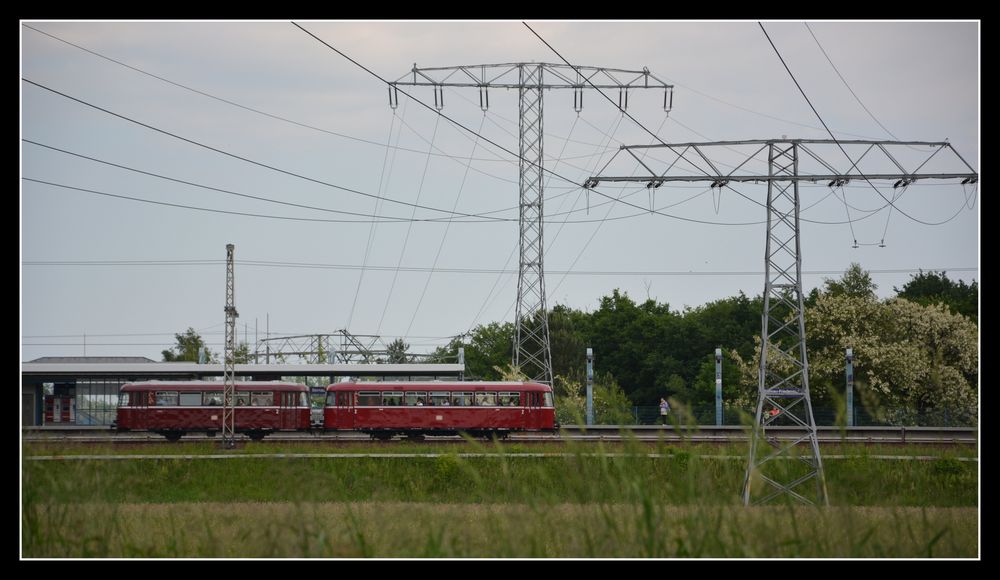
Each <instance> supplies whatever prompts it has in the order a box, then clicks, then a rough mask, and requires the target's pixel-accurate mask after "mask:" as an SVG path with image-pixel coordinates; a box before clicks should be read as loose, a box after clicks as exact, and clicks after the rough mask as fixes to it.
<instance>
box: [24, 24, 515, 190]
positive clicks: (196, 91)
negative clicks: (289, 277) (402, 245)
mask: <svg viewBox="0 0 1000 580" xmlns="http://www.w3.org/2000/svg"><path fill="white" fill-rule="evenodd" d="M22 26H24V27H26V28H30V29H31V30H34V31H35V32H38V33H40V34H44V35H45V36H48V37H50V38H53V39H55V40H58V41H59V42H62V43H65V44H68V45H70V46H73V47H75V48H78V49H80V50H82V51H84V52H87V53H90V54H92V55H94V56H96V57H98V58H102V59H104V60H107V61H109V62H113V63H115V64H117V65H120V66H123V67H125V68H128V69H131V70H133V71H135V72H138V73H140V74H144V75H146V76H148V77H152V78H154V79H157V80H159V81H163V82H165V83H167V84H170V85H173V86H175V87H178V88H181V89H184V90H186V91H190V92H192V93H196V94H199V95H202V96H204V97H208V98H210V99H214V100H216V101H219V102H221V103H225V104H227V105H232V106H234V107H237V108H240V109H243V110H246V111H250V112H251V113H256V114H258V115H263V116H265V117H269V118H271V119H275V120H277V121H282V122H285V123H290V124H292V125H297V126H299V127H303V128H306V129H312V130H314V131H319V132H321V133H327V134H330V135H334V136H336V137H342V138H344V139H349V140H352V141H357V142H359V143H367V144H369V145H375V146H378V147H394V146H392V145H389V144H388V143H379V142H377V141H371V140H369V139H363V138H361V137H355V136H353V135H347V134H345V133H338V132H336V131H331V130H329V129H323V128H322V127H317V126H315V125H310V124H308V123H303V122H301V121H296V120H294V119H289V118H287V117H282V116H280V115H276V114H273V113H268V112H267V111H263V110H261V109H255V108H253V107H249V106H247V105H243V104H241V103H238V102H236V101H233V100H230V99H226V98H223V97H219V96H216V95H213V94H211V93H208V92H206V91H202V90H200V89H196V88H194V87H190V86H187V85H185V84H182V83H179V82H176V81H172V80H170V79H168V78H166V77H162V76H159V75H157V74H154V73H151V72H148V71H145V70H143V69H141V68H138V67H136V66H132V65H130V64H127V63H124V62H122V61H119V60H116V59H114V58H111V57H109V56H106V55H103V54H101V53H99V52H97V51H94V50H91V49H89V48H86V47H83V46H81V45H79V44H75V43H73V42H70V41H68V40H65V39H63V38H60V37H58V36H56V35H54V34H51V33H49V32H45V31H44V30H39V29H37V28H34V27H33V26H29V25H28V24H24V23H22ZM395 148H396V149H399V150H401V151H408V152H411V153H421V154H423V153H424V152H423V151H419V150H417V149H409V148H407V147H399V146H398V145H396V146H395ZM438 151H441V150H440V149H438ZM432 155H435V156H440V157H448V158H451V159H458V156H455V155H449V154H447V153H444V152H443V151H441V152H440V153H432ZM475 160H476V161H488V162H503V163H509V162H510V161H509V160H507V159H502V158H494V159H485V158H476V159H475ZM474 171H477V170H475V169H474ZM482 173H483V174H484V175H488V176H490V177H496V178H497V179H503V178H500V177H497V176H494V175H492V174H490V173H485V172H482Z"/></svg>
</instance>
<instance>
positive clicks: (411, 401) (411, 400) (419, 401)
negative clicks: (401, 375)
mask: <svg viewBox="0 0 1000 580" xmlns="http://www.w3.org/2000/svg"><path fill="white" fill-rule="evenodd" d="M426 404H427V393H425V392H423V391H410V392H408V393H406V406H407V407H423V406H424V405H426Z"/></svg>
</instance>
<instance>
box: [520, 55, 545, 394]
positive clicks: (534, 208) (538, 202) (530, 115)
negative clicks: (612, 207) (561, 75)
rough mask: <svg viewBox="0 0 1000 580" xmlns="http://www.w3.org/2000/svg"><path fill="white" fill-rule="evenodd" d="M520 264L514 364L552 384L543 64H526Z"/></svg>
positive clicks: (523, 74) (522, 104) (522, 90)
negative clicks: (545, 262) (544, 234)
mask: <svg viewBox="0 0 1000 580" xmlns="http://www.w3.org/2000/svg"><path fill="white" fill-rule="evenodd" d="M520 68H521V71H520V88H519V89H518V93H519V97H520V99H519V100H520V116H519V117H520V139H519V141H520V155H521V161H520V209H521V213H520V220H519V222H520V254H521V261H520V268H519V269H518V278H517V308H516V310H515V314H514V316H515V318H514V365H515V366H518V367H520V368H521V371H522V372H523V373H524V374H525V375H526V376H527V377H528V378H529V379H531V380H533V381H537V382H541V383H545V384H548V385H551V384H552V353H551V350H550V348H549V318H548V310H547V309H546V304H545V272H544V268H543V265H542V258H543V255H544V244H543V237H542V217H543V208H542V201H543V195H542V147H543V142H542V135H543V133H542V70H543V66H542V65H532V64H525V65H521V67H520Z"/></svg>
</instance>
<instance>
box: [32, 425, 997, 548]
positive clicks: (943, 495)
mask: <svg viewBox="0 0 1000 580" xmlns="http://www.w3.org/2000/svg"><path fill="white" fill-rule="evenodd" d="M266 445H272V447H265V446H264V445H261V446H255V447H252V448H251V447H248V448H247V449H244V450H243V451H244V452H253V453H261V452H287V453H329V452H337V451H335V450H334V448H330V447H325V448H323V449H322V451H320V450H316V449H308V450H307V449H303V448H301V447H300V446H296V447H295V448H293V449H290V448H281V446H280V444H266ZM362 449H367V448H362ZM393 449H396V450H400V451H403V452H406V453H413V452H415V450H422V451H420V452H424V453H440V454H441V455H439V456H437V457H415V458H414V457H406V458H401V457H388V458H385V457H377V458H376V457H367V458H350V459H344V458H340V459H336V458H334V459H330V458H292V457H284V458H249V457H245V458H239V459H227V460H221V461H218V460H211V459H175V458H162V459H160V458H156V459H134V460H76V461H27V460H26V461H24V462H23V463H22V528H21V529H22V554H23V556H25V557H95V556H97V557H317V556H319V557H428V556H429V557H973V558H974V557H977V556H978V543H977V540H978V509H977V494H978V473H977V471H978V465H977V463H976V462H971V461H960V460H959V457H962V456H967V455H969V454H970V450H968V449H957V450H949V451H945V452H942V451H941V450H933V449H924V450H922V452H919V453H918V450H913V449H908V448H891V449H886V450H878V449H872V448H866V447H845V448H842V449H836V450H834V449H827V448H824V453H825V454H827V455H834V454H843V455H848V456H849V458H846V459H830V460H826V461H825V463H824V467H825V469H826V480H827V488H828V490H829V494H830V503H831V507H829V508H822V509H821V508H810V507H801V506H800V507H792V506H789V505H781V504H779V505H774V506H766V507H755V508H749V509H748V508H744V507H742V505H741V503H740V500H739V496H738V494H739V489H740V485H741V482H742V477H743V470H744V469H745V460H740V459H736V460H730V459H720V458H718V456H719V455H727V454H729V455H739V456H743V455H745V453H746V449H745V447H741V446H733V447H731V448H726V447H715V446H704V447H697V446H695V447H668V446H665V445H661V446H653V447H650V446H648V445H639V444H626V445H624V446H614V447H611V448H608V451H609V452H610V453H614V454H616V455H613V456H612V455H610V454H606V453H601V452H600V449H599V448H597V447H595V446H584V445H575V446H574V445H570V446H562V447H558V448H557V449H552V450H548V449H546V450H544V451H551V452H556V453H564V454H566V455H564V456H559V457H524V456H521V457H519V456H517V453H518V452H520V451H524V452H531V453H538V452H540V451H542V450H540V449H539V448H538V447H536V446H531V447H530V448H529V449H525V450H519V449H517V448H516V447H514V448H512V447H509V446H508V447H503V448H498V447H495V446H492V445H488V444H483V445H473V446H466V447H461V448H459V449H460V450H461V452H463V453H468V452H492V453H495V454H494V455H492V456H489V457H459V456H458V455H457V453H456V448H455V447H454V446H434V445H433V444H422V445H406V446H384V445H373V446H371V449H370V450H369V451H368V452H371V453H386V452H391V450H393ZM155 450H156V451H155V452H154V453H160V452H161V450H163V453H170V454H178V453H190V454H204V453H216V452H218V449H217V448H216V447H213V446H211V445H208V444H200V446H199V444H189V445H185V446H160V447H156V448H155ZM108 451H109V450H107V449H100V450H98V449H90V450H89V452H90V454H97V453H107V452H108ZM24 452H25V456H31V455H38V454H42V455H47V454H51V449H45V448H44V447H34V446H33V447H26V448H25V450H24ZM132 452H133V451H127V453H132ZM344 452H348V453H360V452H364V451H359V449H357V448H351V449H346V450H344ZM117 453H121V451H118V452H117ZM144 453H150V450H149V449H146V450H144ZM648 453H660V454H661V455H662V457H657V458H650V457H648V456H647V455H646V454H648ZM881 454H885V455H903V454H918V455H930V454H934V455H940V456H941V458H939V459H935V460H932V461H901V460H884V459H877V458H875V457H873V456H874V455H881ZM971 454H973V455H974V450H973V451H972V452H971Z"/></svg>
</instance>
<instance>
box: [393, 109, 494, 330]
mask: <svg viewBox="0 0 1000 580" xmlns="http://www.w3.org/2000/svg"><path fill="white" fill-rule="evenodd" d="M485 122H486V111H483V118H482V120H481V121H480V122H479V130H480V131H482V130H483V123H485ZM478 144H479V139H478V137H477V139H476V140H475V142H473V144H472V151H471V152H470V153H469V165H471V164H472V161H471V159H472V156H473V155H475V153H476V145H478ZM469 165H466V171H465V173H464V174H463V175H462V182H461V183H460V184H459V186H458V194H457V195H456V196H455V203H454V204H452V209H453V210H454V209H457V208H458V202H459V201H460V200H461V199H462V193H463V192H464V191H465V180H466V178H468V176H469V171H468V167H469ZM449 229H450V226H449V227H445V229H444V233H443V234H441V241H440V242H439V243H438V248H437V252H435V253H434V262H433V263H432V264H431V271H430V273H429V274H427V279H426V280H425V281H424V287H423V289H422V290H421V291H420V297H419V298H418V299H417V306H416V307H415V308H414V309H413V316H411V317H410V323H409V324H407V326H406V334H409V333H410V330H412V329H413V322H414V321H415V320H416V319H417V313H419V312H420V305H421V304H423V302H424V296H425V295H426V294H427V287H428V286H430V284H431V278H432V277H433V276H434V269H435V268H436V267H437V264H438V260H439V259H440V258H441V251H442V250H443V249H444V243H445V240H447V239H448V231H449Z"/></svg>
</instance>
